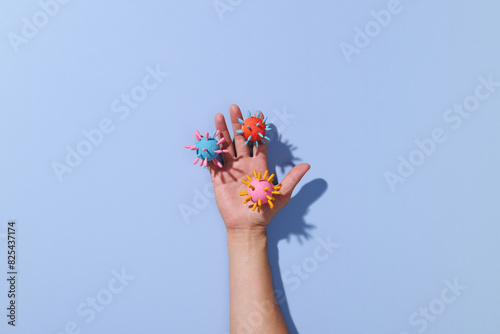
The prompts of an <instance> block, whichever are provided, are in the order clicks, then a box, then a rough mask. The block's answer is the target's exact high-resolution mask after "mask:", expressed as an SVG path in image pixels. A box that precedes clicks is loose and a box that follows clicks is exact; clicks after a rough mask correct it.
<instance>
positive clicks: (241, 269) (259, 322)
mask: <svg viewBox="0 0 500 334" xmlns="http://www.w3.org/2000/svg"><path fill="white" fill-rule="evenodd" d="M227 243H228V251H229V294H230V326H231V333H240V332H242V333H276V334H280V333H288V330H287V327H286V324H285V321H284V319H283V315H282V314H281V310H280V308H279V306H278V303H277V302H276V297H275V295H274V290H273V282H272V276H271V268H270V267H269V259H268V256H267V246H266V243H267V237H266V232H265V229H257V230H253V231H240V230H236V231H228V233H227Z"/></svg>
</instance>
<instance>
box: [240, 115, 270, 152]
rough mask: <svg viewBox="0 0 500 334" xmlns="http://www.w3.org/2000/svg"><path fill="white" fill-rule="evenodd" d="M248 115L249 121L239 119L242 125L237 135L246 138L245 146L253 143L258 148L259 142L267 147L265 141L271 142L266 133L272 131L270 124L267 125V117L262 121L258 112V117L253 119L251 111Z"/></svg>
mask: <svg viewBox="0 0 500 334" xmlns="http://www.w3.org/2000/svg"><path fill="white" fill-rule="evenodd" d="M247 113H248V118H247V119H245V120H242V119H241V118H238V122H239V123H240V124H241V130H236V133H239V134H241V135H243V136H244V137H245V139H246V141H245V145H247V144H248V142H250V141H251V142H254V143H255V146H256V147H259V140H260V142H261V143H262V144H264V145H266V141H265V139H267V140H269V138H268V137H267V136H266V133H267V131H270V130H271V128H270V127H269V123H266V121H267V116H266V117H265V118H264V120H262V119H260V111H258V112H257V117H255V116H253V117H252V114H251V113H250V110H249V111H247Z"/></svg>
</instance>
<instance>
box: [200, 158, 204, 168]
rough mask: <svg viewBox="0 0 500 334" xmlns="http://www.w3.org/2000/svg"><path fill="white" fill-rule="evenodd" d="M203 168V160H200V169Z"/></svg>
mask: <svg viewBox="0 0 500 334" xmlns="http://www.w3.org/2000/svg"><path fill="white" fill-rule="evenodd" d="M201 166H203V159H200V167H201Z"/></svg>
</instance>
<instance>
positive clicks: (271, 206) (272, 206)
mask: <svg viewBox="0 0 500 334" xmlns="http://www.w3.org/2000/svg"><path fill="white" fill-rule="evenodd" d="M267 204H269V207H270V208H271V209H272V208H274V204H273V202H272V201H268V202H267Z"/></svg>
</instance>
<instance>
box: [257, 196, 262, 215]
mask: <svg viewBox="0 0 500 334" xmlns="http://www.w3.org/2000/svg"><path fill="white" fill-rule="evenodd" d="M257 204H258V205H259V212H260V208H261V207H262V201H261V200H260V198H259V201H258V202H257Z"/></svg>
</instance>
